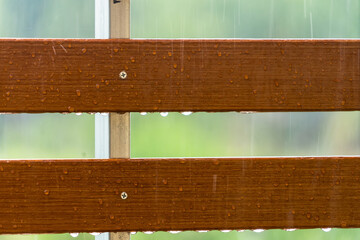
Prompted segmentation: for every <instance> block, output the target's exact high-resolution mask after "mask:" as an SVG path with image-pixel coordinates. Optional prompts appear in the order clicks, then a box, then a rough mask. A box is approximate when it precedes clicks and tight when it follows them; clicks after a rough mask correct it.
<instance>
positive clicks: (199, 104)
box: [0, 39, 360, 112]
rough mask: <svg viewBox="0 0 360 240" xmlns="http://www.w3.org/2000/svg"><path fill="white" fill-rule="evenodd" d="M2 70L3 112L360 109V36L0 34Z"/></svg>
mask: <svg viewBox="0 0 360 240" xmlns="http://www.w3.org/2000/svg"><path fill="white" fill-rule="evenodd" d="M0 69H1V71H0V112H138V111H149V112H151V111H330V110H360V40H113V39H112V40H90V39H87V40H84V39H80V40H70V39H69V40H61V39H60V40H30V39H27V40H26V39H21V40H14V39H10V40H9V39H1V40H0ZM121 71H126V72H127V78H126V79H125V80H121V79H120V78H119V73H120V72H121Z"/></svg>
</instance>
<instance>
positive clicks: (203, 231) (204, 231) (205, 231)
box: [197, 230, 208, 233]
mask: <svg viewBox="0 0 360 240" xmlns="http://www.w3.org/2000/svg"><path fill="white" fill-rule="evenodd" d="M197 232H198V233H207V232H208V230H198V231H197Z"/></svg>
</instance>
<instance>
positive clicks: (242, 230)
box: [237, 230, 245, 233]
mask: <svg viewBox="0 0 360 240" xmlns="http://www.w3.org/2000/svg"><path fill="white" fill-rule="evenodd" d="M237 232H239V233H241V232H245V230H237Z"/></svg>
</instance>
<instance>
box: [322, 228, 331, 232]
mask: <svg viewBox="0 0 360 240" xmlns="http://www.w3.org/2000/svg"><path fill="white" fill-rule="evenodd" d="M321 230H323V231H324V232H330V231H331V228H322V229H321Z"/></svg>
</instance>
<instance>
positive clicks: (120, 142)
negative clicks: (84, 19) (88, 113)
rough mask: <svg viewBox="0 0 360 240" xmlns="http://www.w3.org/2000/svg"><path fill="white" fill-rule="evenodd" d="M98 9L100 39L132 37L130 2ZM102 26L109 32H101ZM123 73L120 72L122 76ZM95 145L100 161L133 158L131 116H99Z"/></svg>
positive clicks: (113, 0)
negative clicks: (131, 151)
mask: <svg viewBox="0 0 360 240" xmlns="http://www.w3.org/2000/svg"><path fill="white" fill-rule="evenodd" d="M95 8H96V10H95V11H96V14H95V15H96V17H95V21H96V23H95V26H96V37H97V38H107V37H110V38H130V0H108V1H106V0H105V1H103V0H96V1H95ZM109 14H110V16H109ZM106 18H107V19H108V20H107V19H106ZM102 27H104V28H105V29H101V28H102ZM121 71H122V69H119V73H120V72H121ZM95 143H96V144H95V145H96V146H95V148H96V149H95V157H97V158H107V157H110V158H130V113H122V114H120V113H110V116H101V115H96V120H95ZM106 145H107V146H106ZM106 148H107V149H106ZM129 239H130V233H128V232H120V233H109V234H101V235H100V236H98V237H96V240H129Z"/></svg>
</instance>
